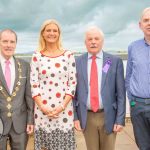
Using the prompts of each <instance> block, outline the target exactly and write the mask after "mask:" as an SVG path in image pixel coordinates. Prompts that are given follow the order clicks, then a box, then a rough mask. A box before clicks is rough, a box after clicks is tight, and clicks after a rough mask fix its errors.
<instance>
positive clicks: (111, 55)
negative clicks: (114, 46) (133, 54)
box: [103, 52, 122, 61]
mask: <svg viewBox="0 0 150 150" xmlns="http://www.w3.org/2000/svg"><path fill="white" fill-rule="evenodd" d="M103 57H107V58H110V59H111V60H116V61H122V59H121V58H120V57H119V56H116V55H113V54H109V53H107V52H103Z"/></svg>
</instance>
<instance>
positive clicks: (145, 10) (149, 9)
mask: <svg viewBox="0 0 150 150" xmlns="http://www.w3.org/2000/svg"><path fill="white" fill-rule="evenodd" d="M148 11H150V7H147V8H145V9H144V10H143V12H142V14H141V17H140V20H142V18H143V16H144V15H145V13H147V12H148Z"/></svg>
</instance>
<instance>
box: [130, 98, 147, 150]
mask: <svg viewBox="0 0 150 150" xmlns="http://www.w3.org/2000/svg"><path fill="white" fill-rule="evenodd" d="M135 103H136V104H135V106H133V107H131V121H132V124H133V131H134V136H135V140H136V144H137V146H138V147H139V149H140V150H150V104H146V103H145V102H137V101H135Z"/></svg>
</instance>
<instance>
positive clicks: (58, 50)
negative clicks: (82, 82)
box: [31, 20, 76, 150]
mask: <svg viewBox="0 0 150 150" xmlns="http://www.w3.org/2000/svg"><path fill="white" fill-rule="evenodd" d="M60 34H61V33H60V27H59V25H58V23H57V22H56V21H54V20H47V21H45V22H44V24H43V25H42V28H41V32H40V40H39V51H37V52H35V53H34V54H33V56H32V62H31V87H32V96H33V99H34V100H35V115H34V116H35V150H43V149H44V150H74V149H75V137H74V125H73V104H72V97H73V96H74V94H75V87H76V68H75V59H74V56H73V54H72V53H71V52H70V51H67V50H63V49H62V46H61V41H60Z"/></svg>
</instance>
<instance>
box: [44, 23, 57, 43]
mask: <svg viewBox="0 0 150 150" xmlns="http://www.w3.org/2000/svg"><path fill="white" fill-rule="evenodd" d="M59 35H60V33H59V29H58V27H57V25H56V24H53V23H51V24H49V25H47V26H46V27H45V29H44V31H43V38H44V40H45V41H46V43H51V44H54V43H57V42H58V39H59Z"/></svg>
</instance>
